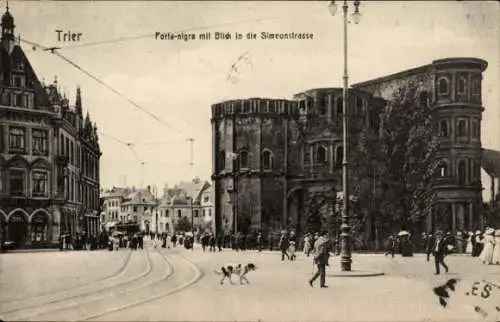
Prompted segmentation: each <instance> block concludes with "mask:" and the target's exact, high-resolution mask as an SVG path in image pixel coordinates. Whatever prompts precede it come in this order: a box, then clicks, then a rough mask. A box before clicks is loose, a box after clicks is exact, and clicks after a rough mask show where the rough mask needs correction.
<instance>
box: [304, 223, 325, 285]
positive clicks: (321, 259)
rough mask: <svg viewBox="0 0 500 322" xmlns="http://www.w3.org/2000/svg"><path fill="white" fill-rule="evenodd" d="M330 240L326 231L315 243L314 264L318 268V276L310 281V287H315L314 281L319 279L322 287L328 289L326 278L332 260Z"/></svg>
mask: <svg viewBox="0 0 500 322" xmlns="http://www.w3.org/2000/svg"><path fill="white" fill-rule="evenodd" d="M329 243H330V240H329V239H328V237H327V233H326V231H323V232H321V234H320V237H319V238H318V240H316V242H315V243H314V263H315V264H316V266H317V267H318V270H317V271H316V274H314V276H313V277H312V278H311V279H310V280H309V285H311V287H313V283H314V281H315V280H316V279H317V278H318V277H319V278H320V279H319V280H320V283H319V285H320V287H321V288H326V287H328V286H327V285H326V284H325V278H326V266H327V265H328V259H329V258H330V247H329Z"/></svg>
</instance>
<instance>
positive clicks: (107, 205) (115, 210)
mask: <svg viewBox="0 0 500 322" xmlns="http://www.w3.org/2000/svg"><path fill="white" fill-rule="evenodd" d="M129 193H130V190H129V188H120V187H113V188H111V189H110V190H107V191H104V192H103V193H102V195H101V197H100V198H101V225H103V227H104V229H105V230H107V231H109V230H110V229H111V228H113V227H115V225H116V224H117V223H119V222H126V221H127V218H126V214H124V213H122V212H121V209H122V203H123V201H124V200H125V198H126V196H128V194H129Z"/></svg>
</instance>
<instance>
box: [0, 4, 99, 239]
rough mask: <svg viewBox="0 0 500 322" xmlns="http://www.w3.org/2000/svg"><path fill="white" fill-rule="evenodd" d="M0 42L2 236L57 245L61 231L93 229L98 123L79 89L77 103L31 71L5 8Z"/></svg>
mask: <svg viewBox="0 0 500 322" xmlns="http://www.w3.org/2000/svg"><path fill="white" fill-rule="evenodd" d="M1 25H2V35H1V46H0V91H1V96H0V100H1V101H0V153H1V154H0V198H1V199H0V200H1V202H0V223H1V225H0V226H1V227H2V232H3V233H2V238H3V240H11V241H14V242H16V243H17V244H19V245H21V246H25V247H51V246H57V244H58V241H59V237H60V234H61V233H69V234H71V235H73V236H74V235H75V234H76V233H78V232H79V233H84V232H85V233H87V234H94V233H97V231H98V227H99V223H98V216H97V213H98V209H99V159H100V156H101V152H100V149H99V143H98V138H97V134H96V127H95V125H94V126H93V125H92V124H91V123H90V117H89V116H88V115H87V118H86V119H85V121H84V120H83V118H82V101H81V94H80V90H79V89H77V98H76V102H75V106H74V107H72V108H70V106H69V100H68V99H67V98H66V97H65V95H61V93H60V90H59V88H58V84H57V81H54V83H53V84H50V85H48V86H46V85H45V84H43V83H41V82H40V81H39V79H38V78H37V76H36V74H35V72H34V70H33V68H32V66H31V65H30V63H29V61H28V59H27V57H26V55H25V54H24V52H23V50H22V49H21V47H20V45H19V42H18V39H16V38H15V37H14V28H15V25H14V18H13V17H12V15H11V13H10V12H9V10H8V8H7V11H6V12H5V14H4V15H3V16H2V23H1Z"/></svg>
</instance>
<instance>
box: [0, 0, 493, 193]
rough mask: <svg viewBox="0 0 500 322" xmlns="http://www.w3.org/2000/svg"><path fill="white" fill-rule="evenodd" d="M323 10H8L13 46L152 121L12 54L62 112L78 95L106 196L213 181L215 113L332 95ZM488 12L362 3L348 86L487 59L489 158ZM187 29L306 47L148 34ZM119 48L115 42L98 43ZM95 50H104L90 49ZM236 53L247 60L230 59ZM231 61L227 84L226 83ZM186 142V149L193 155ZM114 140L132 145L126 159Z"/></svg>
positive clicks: (335, 70)
mask: <svg viewBox="0 0 500 322" xmlns="http://www.w3.org/2000/svg"><path fill="white" fill-rule="evenodd" d="M337 2H339V1H337ZM350 3H351V7H350V9H349V10H350V11H351V12H352V10H353V6H352V2H350ZM327 5H328V2H323V1H309V2H286V1H281V2H272V1H266V2H263V1H262V2H257V1H256V2H252V1H234V2H228V1H227V2H215V1H213V2H210V1H205V2H196V1H188V2H176V1H168V2H167V1H166V2H161V1H152V2H148V1H143V2H140V3H139V2H132V1H126V2H119V1H113V2H112V1H93V2H90V1H89V2H86V1H77V2H72V1H57V2H55V1H54V2H52V1H10V2H9V6H10V11H11V13H12V15H13V16H14V18H15V23H16V33H19V34H20V35H21V38H22V39H24V40H27V41H30V42H33V43H36V44H40V45H43V46H47V47H52V46H57V47H60V48H61V49H60V50H59V52H60V53H61V54H62V55H64V56H65V57H67V58H68V59H69V60H71V61H73V62H74V63H75V64H77V65H78V66H80V67H81V68H82V69H83V70H85V71H87V72H88V73H90V74H92V75H94V76H95V77H97V78H98V79H99V80H100V81H102V82H104V83H106V84H107V85H109V86H111V87H112V88H114V89H115V90H116V91H118V92H119V93H121V94H122V95H124V96H125V97H126V98H128V99H129V100H132V101H133V102H134V103H136V104H138V105H139V106H140V107H141V108H144V109H146V110H148V111H149V112H151V113H153V114H154V115H155V116H156V117H157V118H158V119H160V120H161V122H160V121H158V120H157V119H155V118H153V117H151V116H150V115H148V114H146V113H144V112H142V111H141V110H140V109H139V108H137V107H136V106H134V105H133V104H131V103H130V102H129V101H127V99H125V98H124V97H122V96H119V95H117V94H116V93H114V92H113V91H111V90H109V89H108V88H107V87H106V86H103V85H102V84H100V83H98V82H96V81H95V80H94V79H92V78H91V77H89V76H88V75H86V74H85V73H83V72H82V71H81V70H79V69H77V68H75V67H74V66H72V65H70V64H68V63H67V62H65V61H64V60H62V59H61V58H59V57H57V56H55V55H52V54H51V53H50V52H47V51H42V50H39V49H37V50H33V49H32V48H31V46H30V45H27V44H26V43H23V44H22V46H23V48H24V50H25V52H26V54H27V56H28V59H29V60H30V61H31V64H32V65H33V67H34V69H35V71H36V73H37V75H38V77H39V78H40V79H41V80H45V82H52V81H53V80H54V77H55V76H56V75H57V80H58V82H59V84H60V86H61V89H62V90H64V91H65V92H66V93H67V95H68V96H69V98H70V99H71V101H72V102H73V101H74V97H75V92H76V87H77V86H80V87H81V91H82V99H83V107H84V110H85V111H88V112H89V113H90V116H91V118H92V120H93V121H95V122H96V123H97V126H98V128H99V133H100V144H101V149H102V152H103V155H102V158H101V186H102V187H103V188H108V187H111V186H123V185H128V186H136V187H139V186H141V185H142V186H146V185H152V186H155V185H156V186H158V187H163V186H164V185H165V184H168V185H169V186H173V185H174V184H175V183H177V182H179V181H182V180H191V179H192V178H193V177H200V178H201V179H207V180H210V175H211V171H212V157H211V149H212V137H211V125H210V116H211V115H210V113H211V109H210V107H211V105H212V104H214V103H217V102H220V101H223V100H227V99H237V98H249V97H272V98H292V96H293V94H295V93H298V92H301V91H303V90H306V89H311V88H315V87H340V86H342V72H343V51H342V48H343V47H342V35H343V33H342V18H341V15H340V14H339V13H340V8H339V11H338V12H339V13H338V14H337V15H336V16H333V17H332V16H331V15H330V13H329V11H328V8H327ZM499 8H500V7H499V4H498V3H497V2H496V1H491V2H487V1H480V2H472V1H471V2H467V1H459V2H458V1H439V2H438V1H436V2H431V1H426V2H417V1H415V2H414V1H411V2H410V1H401V2H392V1H391V2H389V1H387V2H377V1H369V2H368V1H361V6H360V12H361V21H360V23H359V24H358V25H354V24H349V27H348V32H349V47H348V48H349V54H348V59H349V78H350V82H351V83H356V82H361V81H365V80H368V79H371V78H375V77H379V76H383V75H387V74H391V73H395V72H398V71H401V70H404V69H409V68H413V67H417V66H420V65H426V64H429V63H431V62H432V61H433V60H435V59H440V58H447V57H477V58H482V59H485V60H486V61H488V63H489V67H488V69H487V70H486V72H485V73H484V79H483V105H484V106H485V112H484V115H483V122H482V143H483V146H484V147H486V148H493V149H500V135H498V134H500V133H499V132H500V131H499V130H498V128H497V127H496V126H497V123H498V122H499V121H500V107H499V104H498V103H499V102H500V97H499V96H500V92H499V86H498V85H499V75H500V70H499V68H500V67H499V66H500V61H499V59H500V58H499V43H498V39H499V37H500V32H499V24H498V21H500V9H499ZM211 26H212V27H211ZM56 30H63V31H71V32H77V33H82V36H81V39H80V41H79V42H60V41H58V37H57V35H58V34H57V33H56ZM184 30H185V31H186V32H187V33H194V34H199V33H203V32H207V31H210V32H212V33H213V32H229V33H231V34H233V35H234V33H235V32H239V33H242V34H243V35H244V37H245V35H246V34H247V33H249V32H255V33H258V34H259V33H260V32H262V31H267V32H272V33H282V32H296V33H312V34H313V35H314V36H313V39H312V40H310V39H309V40H261V39H256V40H246V39H242V40H235V39H234V37H233V39H231V40H213V39H212V40H198V39H197V40H190V41H182V40H157V39H155V33H156V32H162V33H167V32H172V33H174V32H178V31H184ZM141 36H142V37H141ZM131 38H135V39H131ZM116 39H122V41H120V42H117V41H111V42H106V41H110V40H116ZM95 42H105V43H101V44H94V45H92V43H95ZM242 55H243V57H245V59H239V60H238V58H239V57H241V56H242ZM233 64H236V65H235V66H237V68H238V74H237V75H236V74H234V73H233V74H232V76H234V77H228V75H230V71H231V67H232V65H233ZM189 138H193V139H194V144H193V155H192V158H191V149H190V144H189V142H188V139H189ZM116 139H118V140H119V141H122V142H130V143H133V144H134V147H133V149H134V151H135V154H134V153H133V152H134V151H132V150H131V149H130V148H129V147H127V146H126V144H123V143H119V142H118V141H117V140H116ZM191 161H193V163H194V165H190V162H191ZM141 162H143V163H144V165H141Z"/></svg>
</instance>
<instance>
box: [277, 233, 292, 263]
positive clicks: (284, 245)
mask: <svg viewBox="0 0 500 322" xmlns="http://www.w3.org/2000/svg"><path fill="white" fill-rule="evenodd" d="M289 246H290V244H289V243H288V235H287V233H286V232H285V231H282V232H281V237H280V242H279V249H280V250H281V260H282V261H284V260H285V256H286V258H287V259H290V256H289V255H288V253H287V250H288V247H289Z"/></svg>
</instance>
